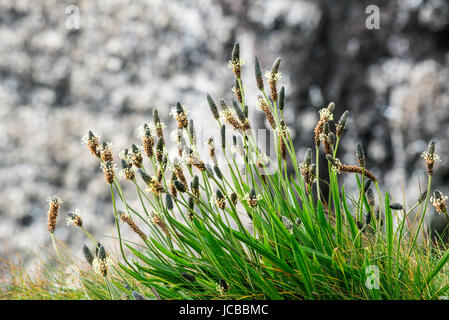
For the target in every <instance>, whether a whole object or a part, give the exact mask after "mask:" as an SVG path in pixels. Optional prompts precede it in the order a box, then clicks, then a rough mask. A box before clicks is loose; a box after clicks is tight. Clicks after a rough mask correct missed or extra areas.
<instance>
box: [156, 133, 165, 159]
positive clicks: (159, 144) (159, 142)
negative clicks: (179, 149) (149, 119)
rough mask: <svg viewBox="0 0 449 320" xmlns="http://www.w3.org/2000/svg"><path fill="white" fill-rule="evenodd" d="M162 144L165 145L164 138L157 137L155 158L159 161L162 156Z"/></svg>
mask: <svg viewBox="0 0 449 320" xmlns="http://www.w3.org/2000/svg"><path fill="white" fill-rule="evenodd" d="M164 146H165V141H164V138H159V139H158V140H157V145H156V160H157V162H159V163H162V160H163V157H164Z"/></svg>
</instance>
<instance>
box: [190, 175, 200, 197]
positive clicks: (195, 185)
mask: <svg viewBox="0 0 449 320" xmlns="http://www.w3.org/2000/svg"><path fill="white" fill-rule="evenodd" d="M190 189H191V190H192V194H193V195H194V196H195V197H197V198H199V197H200V179H199V178H198V176H197V175H195V176H194V177H193V180H192V182H191V183H190Z"/></svg>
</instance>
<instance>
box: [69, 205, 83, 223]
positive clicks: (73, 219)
mask: <svg viewBox="0 0 449 320" xmlns="http://www.w3.org/2000/svg"><path fill="white" fill-rule="evenodd" d="M67 215H68V218H67V225H73V226H76V227H80V228H81V227H82V226H83V220H82V219H81V217H80V215H79V210H78V209H76V210H75V212H69V213H67Z"/></svg>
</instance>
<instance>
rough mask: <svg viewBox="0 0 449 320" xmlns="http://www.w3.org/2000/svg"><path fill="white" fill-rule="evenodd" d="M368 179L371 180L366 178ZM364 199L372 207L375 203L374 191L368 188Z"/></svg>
mask: <svg viewBox="0 0 449 320" xmlns="http://www.w3.org/2000/svg"><path fill="white" fill-rule="evenodd" d="M368 181H371V180H368ZM366 199H367V200H368V204H369V205H370V206H371V207H374V205H375V204H376V200H375V198H374V192H373V189H368V190H367V191H366Z"/></svg>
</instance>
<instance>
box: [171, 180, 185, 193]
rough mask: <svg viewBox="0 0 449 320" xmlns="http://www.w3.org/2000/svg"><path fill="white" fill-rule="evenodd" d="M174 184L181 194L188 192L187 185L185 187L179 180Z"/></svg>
mask: <svg viewBox="0 0 449 320" xmlns="http://www.w3.org/2000/svg"><path fill="white" fill-rule="evenodd" d="M173 184H174V185H175V187H176V189H177V190H178V191H179V192H181V193H184V192H186V191H187V188H186V185H185V184H184V183H182V182H181V181H179V180H174V181H173Z"/></svg>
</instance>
